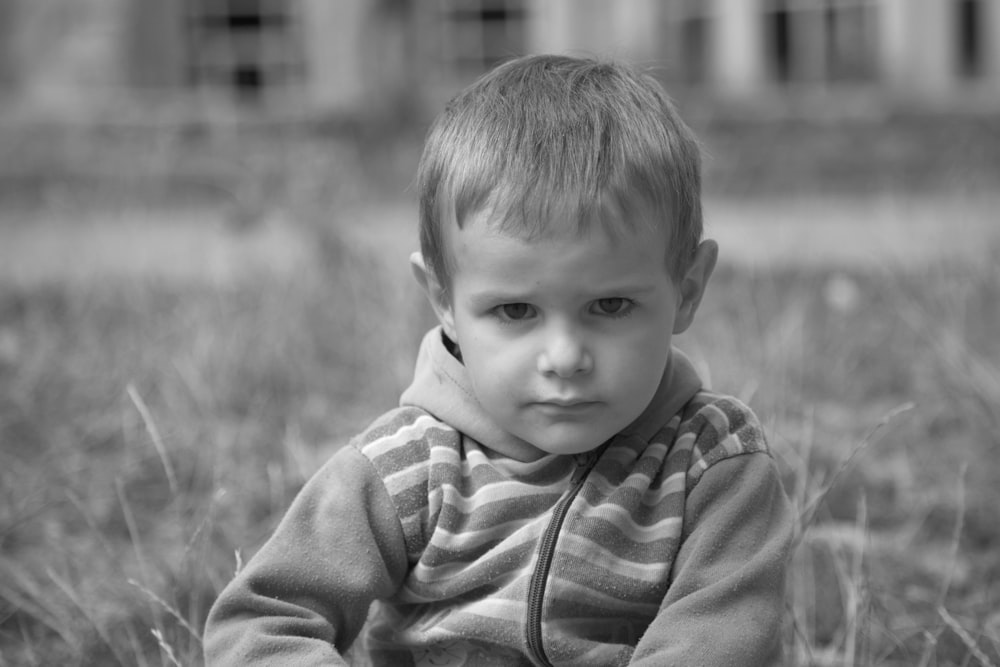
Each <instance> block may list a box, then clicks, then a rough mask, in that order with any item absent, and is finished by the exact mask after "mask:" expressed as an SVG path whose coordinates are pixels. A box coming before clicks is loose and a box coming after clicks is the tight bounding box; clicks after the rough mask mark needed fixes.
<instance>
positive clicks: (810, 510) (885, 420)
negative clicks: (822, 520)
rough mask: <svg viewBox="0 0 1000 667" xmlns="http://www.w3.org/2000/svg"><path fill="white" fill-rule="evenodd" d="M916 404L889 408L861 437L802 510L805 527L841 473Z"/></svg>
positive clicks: (801, 514)
mask: <svg viewBox="0 0 1000 667" xmlns="http://www.w3.org/2000/svg"><path fill="white" fill-rule="evenodd" d="M913 407H914V404H913V403H911V402H907V403H903V404H901V405H898V406H896V407H895V408H893V409H892V410H889V411H888V412H886V413H885V415H883V416H882V418H881V419H880V420H879V421H878V423H876V424H875V425H874V426H873V427H872V428H871V429H869V430H868V432H867V433H866V434H865V435H864V437H863V438H861V441H860V442H858V444H857V445H855V446H854V448H853V449H852V450H851V453H850V455H849V456H848V457H847V458H846V459H845V460H844V462H843V463H842V464H841V465H840V467H838V468H837V470H836V471H834V473H833V475H832V476H831V477H830V478H829V479H828V480H827V481H826V483H825V484H823V485H822V487H821V488H820V490H819V491H818V492H817V493H816V494H815V495H814V496H813V497H812V498H811V499H810V500H809V501H808V502H807V503H806V505H805V507H803V508H802V509H801V510H800V517H799V520H800V522H801V525H802V527H803V529H804V528H805V527H807V526H809V525H810V524H811V523H812V520H813V517H814V516H815V514H816V509H817V508H818V507H819V505H820V503H822V502H823V499H824V498H826V495H827V494H828V493H829V491H830V489H832V488H833V487H834V485H835V484H836V483H837V480H838V479H840V477H841V475H843V474H844V472H846V471H847V470H848V469H849V468H850V467H851V466H852V465H853V464H854V461H855V460H856V459H857V458H858V456H860V454H861V453H862V452H863V451H865V450H866V449H868V448H869V447H870V446H871V445H872V444H874V443H875V442H877V440H878V438H879V437H881V435H882V433H884V432H885V427H886V426H888V425H889V423H890V422H891V421H892V420H894V419H895V418H896V417H898V416H899V415H901V414H903V413H904V412H908V411H909V410H912V409H913Z"/></svg>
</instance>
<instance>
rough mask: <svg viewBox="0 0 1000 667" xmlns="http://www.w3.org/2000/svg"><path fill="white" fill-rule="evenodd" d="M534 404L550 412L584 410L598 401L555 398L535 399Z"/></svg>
mask: <svg viewBox="0 0 1000 667" xmlns="http://www.w3.org/2000/svg"><path fill="white" fill-rule="evenodd" d="M534 405H535V406H536V407H538V408H540V409H542V410H546V411H549V412H583V411H585V410H589V409H591V408H593V407H594V406H596V405H597V401H588V400H584V399H576V398H573V399H565V398H553V399H548V400H542V401H535V403H534Z"/></svg>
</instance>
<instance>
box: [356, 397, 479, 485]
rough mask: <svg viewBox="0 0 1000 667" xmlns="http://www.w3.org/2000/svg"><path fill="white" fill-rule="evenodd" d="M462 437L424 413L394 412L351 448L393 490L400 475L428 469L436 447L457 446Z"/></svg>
mask: <svg viewBox="0 0 1000 667" xmlns="http://www.w3.org/2000/svg"><path fill="white" fill-rule="evenodd" d="M460 439H461V435H460V434H459V433H458V432H457V431H456V430H455V429H454V428H452V427H451V426H449V425H448V424H446V423H444V422H443V421H441V420H440V419H438V418H437V417H435V416H434V415H432V414H430V413H428V412H427V411H425V410H422V409H420V408H416V407H412V406H404V407H400V408H395V409H393V410H390V411H389V412H386V413H385V414H383V415H382V416H380V417H378V418H377V419H375V420H374V421H373V422H372V423H371V424H370V425H369V426H368V427H367V428H366V429H365V430H364V431H362V432H361V433H360V434H358V435H357V436H355V437H354V438H353V439H352V440H351V442H350V445H351V446H352V447H353V448H354V449H356V450H358V451H359V452H360V453H361V455H362V456H363V457H365V458H366V459H368V460H369V461H370V462H371V464H372V466H373V467H374V468H375V471H376V472H377V473H378V474H379V476H380V477H382V479H383V480H384V481H385V482H386V485H387V486H389V487H390V492H391V486H392V484H391V481H392V479H393V478H398V477H399V475H400V474H401V473H405V472H407V471H409V472H410V475H409V477H412V476H413V473H415V472H416V469H419V468H423V467H426V464H427V463H428V462H429V461H430V456H431V450H432V449H433V448H435V447H449V448H453V447H456V446H458V444H459V442H460Z"/></svg>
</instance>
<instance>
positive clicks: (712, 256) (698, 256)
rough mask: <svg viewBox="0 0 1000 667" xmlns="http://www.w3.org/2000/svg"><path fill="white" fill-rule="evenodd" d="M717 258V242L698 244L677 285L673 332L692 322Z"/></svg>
mask: <svg viewBox="0 0 1000 667" xmlns="http://www.w3.org/2000/svg"><path fill="white" fill-rule="evenodd" d="M718 258H719V244H718V243H716V242H715V241H712V240H708V241H702V242H701V244H699V246H698V250H697V251H696V252H695V255H694V259H693V260H692V261H691V264H690V265H689V266H688V269H687V271H686V272H685V273H684V278H683V279H682V280H681V283H680V286H679V291H680V294H679V297H680V302H679V303H678V304H677V316H676V317H675V318H674V333H675V334H679V333H683V332H684V331H686V330H687V328H688V327H690V326H691V323H692V322H694V314H695V312H697V310H698V306H699V305H701V298H702V297H703V296H704V295H705V287H706V286H708V280H709V278H711V277H712V271H714V270H715V262H716V260H718Z"/></svg>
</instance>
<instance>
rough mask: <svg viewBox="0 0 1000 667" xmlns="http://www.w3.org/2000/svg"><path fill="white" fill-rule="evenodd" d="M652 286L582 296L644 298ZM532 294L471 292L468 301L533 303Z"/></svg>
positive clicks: (620, 287)
mask: <svg viewBox="0 0 1000 667" xmlns="http://www.w3.org/2000/svg"><path fill="white" fill-rule="evenodd" d="M655 290H656V288H655V287H654V286H653V285H646V284H622V285H612V286H611V287H609V288H607V289H601V290H599V291H597V292H594V293H593V294H587V295H584V296H585V297H586V298H587V299H588V300H597V299H611V298H615V297H628V296H644V295H646V294H649V293H650V292H653V291H655ZM533 300H534V299H533V293H532V292H531V291H526V292H514V291H504V290H484V291H482V292H473V293H471V294H470V295H469V301H470V302H471V303H473V304H474V305H486V304H491V303H529V302H531V301H533Z"/></svg>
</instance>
